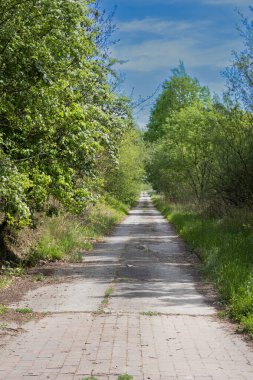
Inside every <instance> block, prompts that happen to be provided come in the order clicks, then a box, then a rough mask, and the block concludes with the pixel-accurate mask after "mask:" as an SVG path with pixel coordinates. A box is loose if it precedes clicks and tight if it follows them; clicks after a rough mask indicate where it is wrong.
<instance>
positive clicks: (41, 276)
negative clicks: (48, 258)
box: [32, 273, 45, 282]
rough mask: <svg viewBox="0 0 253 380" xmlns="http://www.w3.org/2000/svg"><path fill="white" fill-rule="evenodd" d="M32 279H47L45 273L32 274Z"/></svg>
mask: <svg viewBox="0 0 253 380" xmlns="http://www.w3.org/2000/svg"><path fill="white" fill-rule="evenodd" d="M32 280H33V281H37V282H40V281H45V276H44V274H43V273H38V274H35V275H33V276H32Z"/></svg>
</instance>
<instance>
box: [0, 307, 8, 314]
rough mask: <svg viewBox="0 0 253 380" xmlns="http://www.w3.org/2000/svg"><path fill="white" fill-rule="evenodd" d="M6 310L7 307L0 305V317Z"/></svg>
mask: <svg viewBox="0 0 253 380" xmlns="http://www.w3.org/2000/svg"><path fill="white" fill-rule="evenodd" d="M7 310H8V308H7V306H5V305H3V304H0V315H1V314H4V313H6V312H7Z"/></svg>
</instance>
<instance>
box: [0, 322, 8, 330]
mask: <svg viewBox="0 0 253 380" xmlns="http://www.w3.org/2000/svg"><path fill="white" fill-rule="evenodd" d="M7 328H8V323H5V322H3V323H0V329H1V330H6V329H7Z"/></svg>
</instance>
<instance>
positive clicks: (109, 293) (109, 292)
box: [102, 287, 113, 306]
mask: <svg viewBox="0 0 253 380" xmlns="http://www.w3.org/2000/svg"><path fill="white" fill-rule="evenodd" d="M112 293H113V288H112V287H110V288H107V289H106V291H105V294H104V299H103V301H102V305H103V306H107V305H108V303H109V300H110V297H111V296H112Z"/></svg>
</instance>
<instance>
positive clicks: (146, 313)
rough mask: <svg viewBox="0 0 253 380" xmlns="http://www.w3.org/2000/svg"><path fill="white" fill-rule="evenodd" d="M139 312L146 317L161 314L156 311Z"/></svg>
mask: <svg viewBox="0 0 253 380" xmlns="http://www.w3.org/2000/svg"><path fill="white" fill-rule="evenodd" d="M140 314H141V315H146V316H148V317H157V316H158V315H161V313H159V312H157V311H142V312H141V313H140Z"/></svg>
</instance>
